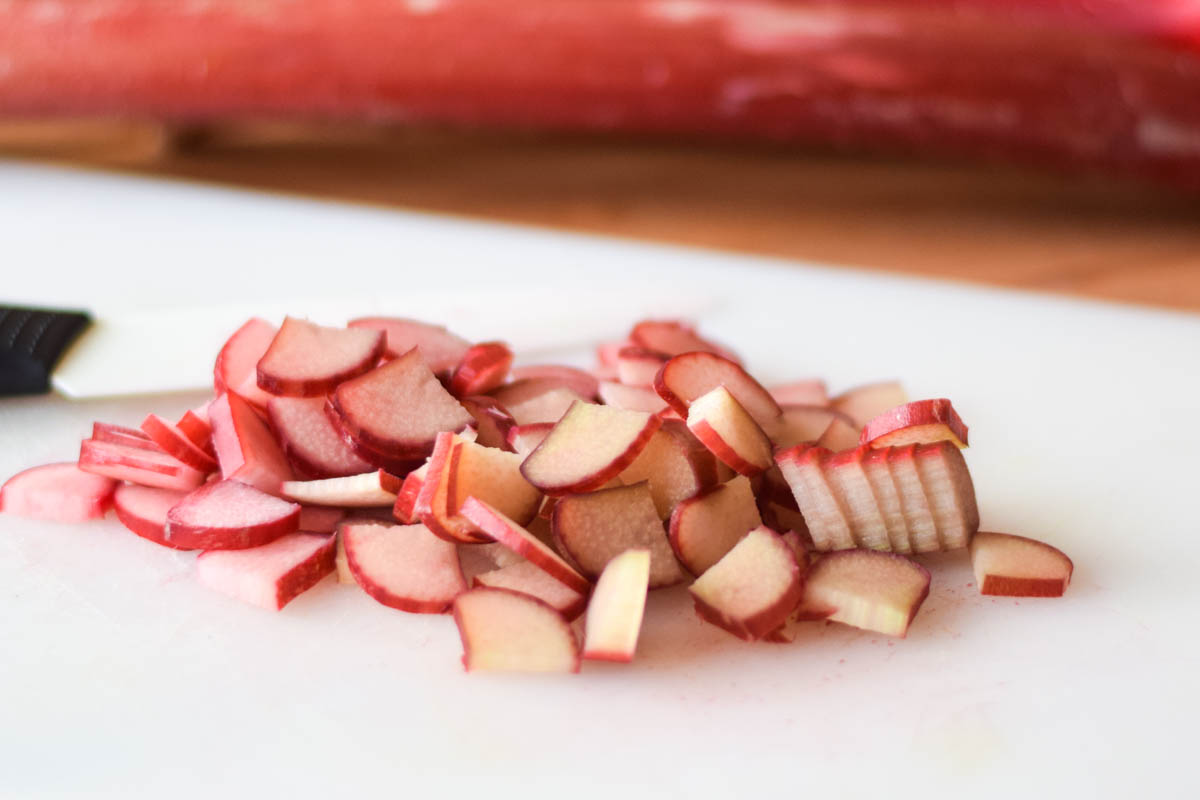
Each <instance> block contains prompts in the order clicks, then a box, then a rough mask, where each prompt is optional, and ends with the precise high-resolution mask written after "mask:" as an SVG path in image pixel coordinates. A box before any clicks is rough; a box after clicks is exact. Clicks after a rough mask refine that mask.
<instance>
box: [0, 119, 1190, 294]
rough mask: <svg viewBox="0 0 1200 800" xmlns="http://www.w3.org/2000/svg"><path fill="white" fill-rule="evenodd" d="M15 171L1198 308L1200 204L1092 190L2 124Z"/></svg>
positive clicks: (678, 151)
mask: <svg viewBox="0 0 1200 800" xmlns="http://www.w3.org/2000/svg"><path fill="white" fill-rule="evenodd" d="M3 155H10V156H11V155H18V156H28V157H33V158H39V159H50V160H54V161H66V162H69V163H76V164H84V165H89V166H97V167H104V168H114V169H120V170H123V171H128V172H134V173H139V174H148V175H155V176H168V177H181V178H188V179H195V180H201V181H206V182H214V183H221V184H228V185H234V186H241V187H249V188H255V189H263V190H270V191H283V192H290V193H297V194H304V195H310V196H317V197H324V198H335V199H339V200H349V201H354V202H363V203H370V204H376V205H386V206H395V207H403V208H410V209H418V210H428V211H437V212H446V213H451V214H460V215H465V216H470V217H478V218H485V219H494V220H502V221H513V222H520V223H527V224H533V225H543V226H549V227H554V228H562V229H570V230H580V231H588V232H595V233H606V234H615V235H618V236H628V237H634V238H640V239H651V240H656V241H663V242H676V243H683V244H689V245H700V246H705V247H714V248H721V249H727V250H737V251H743V252H751V253H760V254H766V255H773V256H783V257H786V258H796V259H811V260H815V261H822V262H828V263H833V264H847V265H856V266H866V267H870V268H874V269H880V270H887V271H895V272H907V273H914V274H920V275H929V276H937V277H943V278H952V279H960V280H966V281H974V282H980V283H987V284H994V285H1000V286H1010V287H1022V288H1030V289H1038V290H1047V291H1053V292H1061V293H1067V294H1075V295H1083V296H1088V297H1097V298H1104V299H1108V300H1116V301H1124V302H1133V303H1142V304H1150V305H1157V306H1164V307H1169V308H1176V309H1188V310H1192V311H1200V197H1197V196H1189V195H1180V194H1173V193H1171V192H1169V191H1167V190H1163V189H1159V188H1157V187H1150V186H1145V185H1137V184H1132V183H1124V182H1117V181H1110V180H1106V179H1099V178H1079V177H1066V176H1056V175H1046V174H1038V173H1032V172H1029V171H1025V170H1021V169H1015V168H1011V167H1006V166H982V167H981V166H967V165H959V164H947V163H921V162H913V161H900V160H892V159H881V158H876V159H871V158H851V157H846V156H837V155H831V154H829V153H813V152H806V151H795V150H786V149H773V148H764V147H750V146H718V145H695V144H684V145H674V144H667V143H663V142H653V141H628V140H613V139H603V138H595V137H578V136H574V137H567V136H555V135H534V134H514V133H503V134H483V133H470V132H462V131H445V130H431V129H416V130H398V129H390V128H378V127H365V126H313V125H305V126H297V125H283V124H265V123H259V124H240V125H236V126H226V127H222V128H220V129H209V130H199V131H197V130H190V131H186V132H182V133H180V132H167V131H166V129H164V128H162V127H161V126H157V125H148V124H136V123H110V122H89V123H77V124H73V125H64V124H62V123H38V122H33V123H20V124H15V123H6V124H4V125H0V156H3ZM565 268H567V267H565Z"/></svg>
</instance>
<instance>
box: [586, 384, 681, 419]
mask: <svg viewBox="0 0 1200 800" xmlns="http://www.w3.org/2000/svg"><path fill="white" fill-rule="evenodd" d="M599 393H600V399H601V400H603V401H604V404H605V405H609V406H612V407H613V408H623V409H625V410H626V411H644V412H646V413H648V414H658V413H660V412H662V411H665V410H667V409H668V408H670V406H668V405H667V401H666V400H663V399H662V398H661V397H659V396H658V393H657V392H655V391H654V390H653V389H651V388H649V387H646V386H628V385H626V384H624V383H618V382H616V381H600V388H599Z"/></svg>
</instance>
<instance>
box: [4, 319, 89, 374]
mask: <svg viewBox="0 0 1200 800" xmlns="http://www.w3.org/2000/svg"><path fill="white" fill-rule="evenodd" d="M90 322H91V317H89V316H88V315H87V314H86V313H84V312H82V311H55V310H52V309H39V308H20V307H17V306H5V305H0V395H5V396H7V395H15V394H42V393H44V392H47V391H49V390H50V373H51V372H52V371H53V370H54V365H55V364H57V363H58V359H59V358H60V357H61V356H62V354H63V351H65V350H66V349H67V347H68V346H69V345H70V344H71V342H73V341H75V338H76V337H77V336H79V334H80V333H82V332H83V330H84V328H86V327H87V326H88V323H90Z"/></svg>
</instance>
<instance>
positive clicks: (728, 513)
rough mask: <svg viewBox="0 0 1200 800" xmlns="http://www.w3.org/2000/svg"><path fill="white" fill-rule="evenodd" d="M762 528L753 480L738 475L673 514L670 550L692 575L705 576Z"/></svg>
mask: <svg viewBox="0 0 1200 800" xmlns="http://www.w3.org/2000/svg"><path fill="white" fill-rule="evenodd" d="M761 524H762V519H761V518H760V516H759V512H758V506H757V505H756V504H755V502H754V492H753V491H752V489H751V488H750V480H749V479H748V478H746V477H745V476H743V475H739V476H738V477H736V478H734V479H733V480H731V481H729V482H728V483H723V484H721V485H720V486H714V487H712V488H711V489H707V490H705V491H703V492H701V493H700V494H698V495H696V496H695V497H691V498H688V499H687V500H684V501H683V502H682V503H680V504H679V505H678V506H677V507H676V508H675V511H674V512H673V513H672V514H671V524H670V538H669V541H670V543H671V547H672V548H673V549H674V551H675V555H677V556H678V557H679V560H680V562H681V563H682V564H683V565H684V566H685V567H687V569H688V571H689V572H691V573H692V574H693V575H703V574H704V573H705V572H706V571H707V570H708V568H709V567H711V566H712V565H713V564H716V563H717V562H718V561H720V560H721V559H722V558H723V557H724V556H725V554H726V553H728V552H729V551H730V550H732V549H733V547H734V545H736V544H737V543H738V541H739V540H740V539H741V538H742V537H743V536H745V535H746V534H747V533H748V532H750V531H751V530H752V529H754V528H757V527H758V526H759V525H761Z"/></svg>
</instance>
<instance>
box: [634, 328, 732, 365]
mask: <svg viewBox="0 0 1200 800" xmlns="http://www.w3.org/2000/svg"><path fill="white" fill-rule="evenodd" d="M629 341H630V342H632V343H633V344H634V345H636V346H638V347H641V348H643V349H646V350H650V351H652V352H655V353H661V354H662V355H664V356H666V357H667V358H670V357H672V356H677V355H680V354H682V353H691V352H693V351H701V352H706V353H715V354H717V355H720V356H722V357H724V358H726V359H728V360H730V361H735V362H736V361H737V357H736V356H734V355H733V353H731V352H730V351H729V350H726V349H725V348H724V347H721V346H720V345H718V344H715V343H714V342H710V341H708V340H707V339H704V338H702V337H701V336H700V335H699V334H698V333H696V331H695V329H694V328H692V327H691V326H690V325H688V324H686V323H684V322H680V321H679V320H653V319H647V320H642V321H641V322H639V323H637V324H636V325H634V326H633V330H631V331H630V332H629ZM619 358H620V354H619V353H618V359H619Z"/></svg>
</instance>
